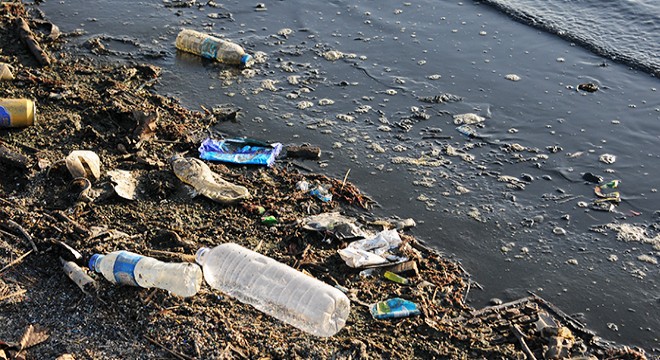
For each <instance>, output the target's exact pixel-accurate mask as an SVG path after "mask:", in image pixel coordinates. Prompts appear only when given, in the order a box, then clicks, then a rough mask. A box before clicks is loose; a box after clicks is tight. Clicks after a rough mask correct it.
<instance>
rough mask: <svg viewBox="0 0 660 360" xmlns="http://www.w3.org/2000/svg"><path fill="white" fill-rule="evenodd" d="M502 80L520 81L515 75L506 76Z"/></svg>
mask: <svg viewBox="0 0 660 360" xmlns="http://www.w3.org/2000/svg"><path fill="white" fill-rule="evenodd" d="M504 78H505V79H507V80H511V81H520V76H518V75H516V74H507V75H506V76H505V77H504Z"/></svg>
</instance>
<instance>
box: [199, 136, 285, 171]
mask: <svg viewBox="0 0 660 360" xmlns="http://www.w3.org/2000/svg"><path fill="white" fill-rule="evenodd" d="M280 151H282V144H280V143H273V144H267V143H264V142H261V141H256V140H250V139H225V140H214V139H210V138H209V139H206V140H204V141H203V142H202V145H200V147H199V157H200V158H202V159H204V160H212V161H222V162H229V163H234V164H252V165H266V166H272V165H273V163H275V158H276V157H277V155H279V153H280Z"/></svg>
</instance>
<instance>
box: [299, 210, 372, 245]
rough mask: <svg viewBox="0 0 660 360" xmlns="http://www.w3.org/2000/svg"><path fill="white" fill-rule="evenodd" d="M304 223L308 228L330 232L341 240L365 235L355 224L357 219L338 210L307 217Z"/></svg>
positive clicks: (304, 226)
mask: <svg viewBox="0 0 660 360" xmlns="http://www.w3.org/2000/svg"><path fill="white" fill-rule="evenodd" d="M302 225H303V228H304V229H306V230H310V231H320V232H326V231H327V232H330V233H332V235H334V236H335V237H337V238H338V239H340V240H344V239H354V238H361V237H365V233H364V232H363V231H362V230H361V229H360V228H359V227H357V225H355V220H353V219H352V218H349V217H346V216H343V215H341V214H340V213H338V212H331V213H322V214H318V215H313V216H309V217H306V218H304V219H303V220H302Z"/></svg>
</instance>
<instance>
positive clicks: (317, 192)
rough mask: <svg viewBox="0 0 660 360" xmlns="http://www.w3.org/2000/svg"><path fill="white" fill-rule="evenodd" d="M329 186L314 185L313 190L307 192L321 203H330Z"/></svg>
mask: <svg viewBox="0 0 660 360" xmlns="http://www.w3.org/2000/svg"><path fill="white" fill-rule="evenodd" d="M330 187H331V185H327V184H326V185H321V184H319V185H316V187H314V188H313V189H311V190H309V193H310V194H311V195H312V196H316V197H317V198H318V199H319V200H321V201H323V202H329V201H332V194H331V193H330V191H329V190H330Z"/></svg>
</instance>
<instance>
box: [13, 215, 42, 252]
mask: <svg viewBox="0 0 660 360" xmlns="http://www.w3.org/2000/svg"><path fill="white" fill-rule="evenodd" d="M6 222H7V224H8V225H9V226H10V227H12V228H14V229H16V230H18V231H19V232H20V233H21V234H22V235H23V237H25V238H26V239H27V241H28V242H29V243H30V245H32V249H33V250H34V251H35V252H39V249H37V245H36V244H35V243H34V240H32V235H30V234H29V233H28V232H27V231H25V229H23V227H22V226H21V225H20V224H18V223H17V222H16V221H14V220H11V219H8V220H6Z"/></svg>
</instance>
